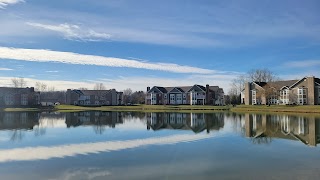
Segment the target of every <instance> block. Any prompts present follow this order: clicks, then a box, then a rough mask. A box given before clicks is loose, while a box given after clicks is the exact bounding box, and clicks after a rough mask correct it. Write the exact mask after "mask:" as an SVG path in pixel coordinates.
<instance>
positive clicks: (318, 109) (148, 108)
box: [0, 105, 320, 114]
mask: <svg viewBox="0 0 320 180" xmlns="http://www.w3.org/2000/svg"><path fill="white" fill-rule="evenodd" d="M48 110H51V111H59V112H75V111H140V112H175V111H179V112H190V111H192V112H215V111H231V112H244V113H245V112H257V113H265V112H268V113H319V114H320V106H319V105H318V106H278V105H272V106H265V105H260V106H251V105H250V106H247V105H237V106H236V107H231V106H202V105H195V106H190V105H179V106H174V105H136V106H101V107H81V106H73V105H59V106H55V107H54V109H39V108H4V109H0V111H10V112H14V111H48Z"/></svg>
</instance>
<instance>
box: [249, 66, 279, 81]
mask: <svg viewBox="0 0 320 180" xmlns="http://www.w3.org/2000/svg"><path fill="white" fill-rule="evenodd" d="M247 76H248V79H249V80H250V81H251V82H273V81H276V80H278V79H279V78H278V77H276V75H275V74H274V73H273V72H272V71H270V70H269V69H267V68H264V69H252V70H250V71H249V72H248V73H247Z"/></svg>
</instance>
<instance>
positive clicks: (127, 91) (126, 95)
mask: <svg viewBox="0 0 320 180" xmlns="http://www.w3.org/2000/svg"><path fill="white" fill-rule="evenodd" d="M122 92H123V103H124V104H128V103H132V97H131V95H132V90H131V89H130V88H128V89H125V90H123V91H122Z"/></svg>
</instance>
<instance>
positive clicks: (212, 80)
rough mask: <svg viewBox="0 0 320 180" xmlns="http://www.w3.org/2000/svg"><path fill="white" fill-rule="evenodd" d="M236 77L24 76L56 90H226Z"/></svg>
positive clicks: (8, 81)
mask: <svg viewBox="0 0 320 180" xmlns="http://www.w3.org/2000/svg"><path fill="white" fill-rule="evenodd" d="M234 77H235V75H234V74H217V75H208V76H207V75H203V76H202V75H189V76H185V77H177V78H165V77H146V76H130V77H129V76H125V77H115V78H113V79H105V78H100V79H99V78H97V79H95V80H82V81H70V80H63V79H60V80H43V79H37V78H26V77H25V78H24V79H25V80H26V82H27V86H34V85H35V84H36V82H41V83H45V84H48V85H50V86H53V87H55V89H56V90H66V89H70V88H75V89H77V88H87V89H92V88H93V87H94V85H95V83H103V84H104V85H105V86H106V87H107V88H108V89H112V88H116V89H117V90H124V89H127V88H130V89H132V90H133V91H141V90H143V91H145V90H146V88H147V87H148V86H151V87H152V86H191V85H194V84H200V85H206V84H209V85H217V86H219V87H222V88H223V89H224V91H225V92H228V90H229V88H230V81H231V80H232V79H233V78H234ZM12 78H14V77H0V83H1V84H2V86H11V83H12V82H11V79H12Z"/></svg>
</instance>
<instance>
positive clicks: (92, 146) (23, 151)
mask: <svg viewBox="0 0 320 180" xmlns="http://www.w3.org/2000/svg"><path fill="white" fill-rule="evenodd" d="M210 137H212V136H211V135H207V134H198V135H193V134H192V135H172V136H165V137H153V138H146V139H135V140H125V141H107V142H96V143H81V144H70V145H60V146H52V147H26V148H16V149H10V150H0V163H4V162H9V161H33V160H47V159H51V158H63V157H67V156H76V155H87V154H89V153H99V152H111V151H119V150H125V149H131V148H137V147H141V146H146V145H166V144H176V143H182V142H192V141H197V140H202V139H207V138H210Z"/></svg>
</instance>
